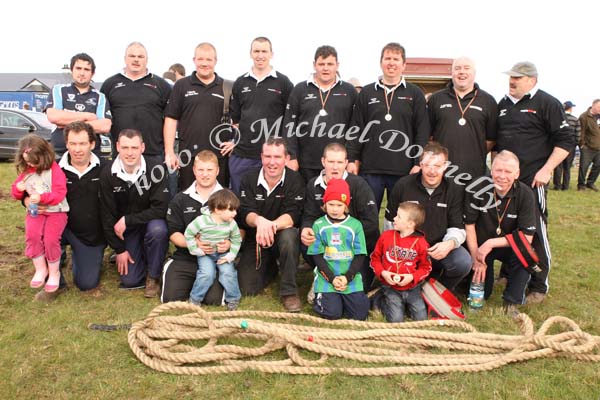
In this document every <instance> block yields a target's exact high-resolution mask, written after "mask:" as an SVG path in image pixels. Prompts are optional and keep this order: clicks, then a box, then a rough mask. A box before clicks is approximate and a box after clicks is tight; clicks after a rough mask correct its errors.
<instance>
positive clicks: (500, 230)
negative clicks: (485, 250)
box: [496, 227, 502, 236]
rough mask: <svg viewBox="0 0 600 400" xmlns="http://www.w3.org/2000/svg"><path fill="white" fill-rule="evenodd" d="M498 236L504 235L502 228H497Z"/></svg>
mask: <svg viewBox="0 0 600 400" xmlns="http://www.w3.org/2000/svg"><path fill="white" fill-rule="evenodd" d="M496 235H498V236H500V235H502V229H500V227H497V228H496Z"/></svg>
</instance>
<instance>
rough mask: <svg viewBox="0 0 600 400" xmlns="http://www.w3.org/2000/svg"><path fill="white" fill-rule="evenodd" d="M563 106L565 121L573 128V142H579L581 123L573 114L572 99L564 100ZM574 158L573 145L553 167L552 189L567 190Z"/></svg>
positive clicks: (573, 105)
mask: <svg viewBox="0 0 600 400" xmlns="http://www.w3.org/2000/svg"><path fill="white" fill-rule="evenodd" d="M563 106H564V108H565V116H566V117H567V122H568V123H569V126H570V127H571V129H572V130H573V131H572V133H573V137H574V138H575V143H579V136H580V135H581V124H580V123H579V119H578V118H577V117H576V116H574V115H573V107H575V104H573V102H572V101H566V102H565V103H564V104H563ZM574 158H575V146H573V148H572V149H571V152H570V153H569V155H568V156H567V158H565V159H564V160H563V162H561V163H560V164H558V167H556V168H555V169H554V175H553V177H552V183H554V190H568V189H569V182H571V167H572V166H573V159H574Z"/></svg>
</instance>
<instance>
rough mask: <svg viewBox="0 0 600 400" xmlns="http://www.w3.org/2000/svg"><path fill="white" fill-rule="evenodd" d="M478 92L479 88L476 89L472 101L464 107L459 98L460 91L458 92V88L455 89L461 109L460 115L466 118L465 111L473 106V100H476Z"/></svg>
mask: <svg viewBox="0 0 600 400" xmlns="http://www.w3.org/2000/svg"><path fill="white" fill-rule="evenodd" d="M477 92H479V90H476V91H475V94H474V95H473V98H472V99H471V101H470V102H469V104H467V106H466V107H465V108H462V104H460V99H459V98H458V93H456V90H455V91H454V96H456V102H457V103H458V109H459V110H460V117H461V118H463V119H464V118H465V113H466V112H467V110H468V109H469V107H471V104H473V102H474V101H475V99H476V98H477Z"/></svg>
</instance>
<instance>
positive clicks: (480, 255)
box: [475, 239, 492, 264]
mask: <svg viewBox="0 0 600 400" xmlns="http://www.w3.org/2000/svg"><path fill="white" fill-rule="evenodd" d="M490 251H492V246H491V245H490V240H489V239H488V240H486V241H485V242H484V243H483V244H482V245H481V246H479V248H478V249H477V254H476V256H475V258H476V260H477V262H480V263H481V264H485V258H486V257H487V256H488V254H490Z"/></svg>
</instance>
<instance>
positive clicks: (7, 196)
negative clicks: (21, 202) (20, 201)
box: [0, 189, 13, 200]
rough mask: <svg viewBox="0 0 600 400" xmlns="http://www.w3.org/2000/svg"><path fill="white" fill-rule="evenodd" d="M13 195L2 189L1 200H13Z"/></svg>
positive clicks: (0, 190) (0, 192)
mask: <svg viewBox="0 0 600 400" xmlns="http://www.w3.org/2000/svg"><path fill="white" fill-rule="evenodd" d="M12 199H13V198H12V196H11V195H10V192H9V191H8V190H2V189H0V200H12Z"/></svg>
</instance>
